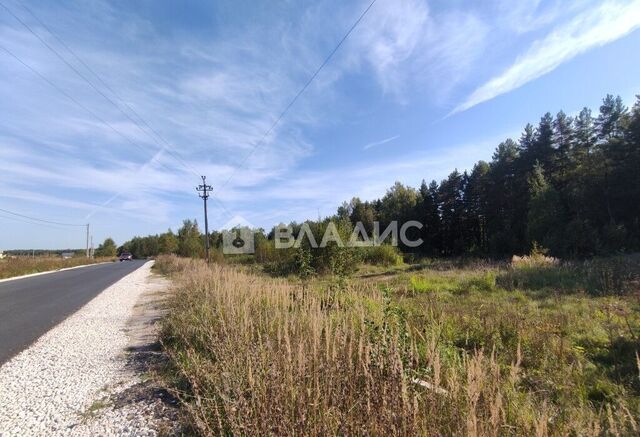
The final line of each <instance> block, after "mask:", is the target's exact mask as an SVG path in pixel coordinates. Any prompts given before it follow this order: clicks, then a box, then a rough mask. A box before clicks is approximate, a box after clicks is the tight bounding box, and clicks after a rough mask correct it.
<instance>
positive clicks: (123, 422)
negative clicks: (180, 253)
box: [0, 262, 155, 437]
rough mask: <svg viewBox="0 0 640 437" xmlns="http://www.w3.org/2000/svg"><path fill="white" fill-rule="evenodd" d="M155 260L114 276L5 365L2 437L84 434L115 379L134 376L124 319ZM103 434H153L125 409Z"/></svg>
mask: <svg viewBox="0 0 640 437" xmlns="http://www.w3.org/2000/svg"><path fill="white" fill-rule="evenodd" d="M152 264H153V262H148V263H146V264H144V266H142V267H141V268H139V269H137V270H136V271H134V272H132V273H130V274H129V275H127V276H125V277H124V278H122V279H121V280H120V281H118V282H116V283H115V284H114V285H112V286H111V287H109V288H107V289H106V290H105V291H103V292H102V293H100V294H99V295H98V296H96V297H95V298H94V299H93V300H91V301H90V302H89V303H88V304H87V305H85V306H84V307H82V308H81V309H80V310H79V311H78V312H76V313H75V314H73V315H72V316H70V317H69V318H68V319H66V320H65V321H64V322H62V323H61V324H59V325H58V326H56V327H55V328H53V329H51V330H50V331H49V332H47V333H46V334H45V335H43V336H42V337H40V339H38V341H37V342H36V343H34V344H33V345H32V346H31V347H29V348H28V349H26V350H24V351H23V352H21V353H20V354H18V355H17V356H15V357H14V358H13V359H12V360H10V361H9V362H7V363H5V364H4V365H3V366H2V367H0V436H3V437H4V436H26V435H29V436H37V435H42V436H44V435H46V436H56V435H83V434H85V433H86V432H87V431H88V430H90V429H91V426H90V422H91V420H92V417H93V416H94V414H95V412H96V410H99V409H100V408H101V407H103V403H104V402H106V401H103V399H105V396H107V395H108V393H107V392H109V391H110V390H111V388H113V387H114V386H127V385H130V384H133V383H135V381H132V378H131V371H130V370H127V368H126V356H125V348H126V347H127V344H128V340H129V338H128V336H127V333H126V332H125V327H126V324H127V320H128V319H129V317H130V316H131V314H132V310H133V307H134V306H135V304H136V301H137V300H138V299H139V298H140V296H141V295H142V294H143V293H144V292H145V291H146V290H148V288H149V287H152V285H150V282H149V280H148V279H149V277H150V274H151V272H150V268H151V266H152ZM117 416H118V417H113V420H107V421H106V424H107V425H106V426H107V428H109V427H111V429H105V421H104V420H103V421H102V422H103V423H102V424H101V428H100V430H99V432H98V433H96V434H99V435H154V434H155V432H153V430H151V429H146V428H145V427H144V418H143V417H142V416H143V415H140V414H138V412H136V411H128V410H127V408H125V409H123V410H122V411H120V413H119V414H118V415H117Z"/></svg>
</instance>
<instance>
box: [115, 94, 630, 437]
mask: <svg viewBox="0 0 640 437" xmlns="http://www.w3.org/2000/svg"><path fill="white" fill-rule="evenodd" d="M639 151H640V98H639V100H638V102H637V103H636V104H635V105H634V107H633V108H631V110H629V109H628V108H626V107H624V105H623V104H622V100H621V99H620V98H614V97H613V96H607V97H606V98H605V99H604V100H603V103H602V106H601V107H600V111H599V114H598V115H597V116H594V117H592V115H591V111H590V110H589V109H586V108H585V109H584V110H582V111H581V112H580V113H579V114H578V115H577V116H575V117H570V116H567V115H566V114H564V113H563V112H562V111H561V112H559V113H558V114H557V115H556V116H552V115H551V114H545V115H544V116H543V117H542V118H541V120H540V122H539V123H538V124H537V126H536V127H534V126H532V125H527V126H526V127H525V129H524V131H523V134H522V136H521V137H520V139H518V140H517V141H515V140H512V139H507V140H505V141H504V142H502V143H500V144H499V145H498V147H497V148H496V151H495V153H494V155H493V157H492V160H491V161H490V162H484V161H480V162H478V163H477V164H476V165H475V166H474V168H473V169H472V170H471V171H470V172H464V173H460V172H458V171H457V170H454V171H453V172H452V173H451V174H450V175H449V176H448V177H447V178H446V179H444V180H442V181H441V182H439V183H438V182H436V181H432V182H431V183H427V182H426V181H424V182H423V183H422V184H421V186H420V187H419V188H412V187H410V186H406V185H403V184H401V183H396V184H395V185H394V186H393V187H391V188H390V189H389V190H388V191H387V193H386V194H385V195H384V196H383V197H382V198H380V199H375V200H367V201H361V200H360V199H358V198H353V199H352V200H351V201H350V202H345V203H344V204H343V205H342V206H341V207H339V208H338V209H337V211H336V213H335V214H334V215H332V216H330V217H326V218H319V219H318V220H317V221H313V220H309V221H306V222H304V223H295V222H292V223H289V224H288V225H285V224H280V225H277V226H274V227H273V228H272V229H271V230H270V231H268V232H267V231H265V230H263V229H250V230H249V231H251V232H252V233H253V235H254V240H255V253H254V254H244V255H232V256H230V255H223V250H222V249H223V241H224V240H223V236H222V234H221V233H220V232H215V231H214V232H212V233H211V235H210V236H209V239H210V240H209V242H210V245H211V247H212V250H211V252H212V253H211V256H210V258H211V261H212V263H211V264H210V265H206V264H205V263H204V262H203V261H202V257H203V254H204V244H203V241H204V238H203V235H202V233H201V231H200V230H199V228H198V225H197V222H196V221H192V220H185V221H184V223H183V226H182V227H181V228H180V229H179V230H178V231H177V232H176V233H174V232H173V231H171V230H169V231H167V232H166V233H164V234H159V235H150V236H147V237H136V238H134V239H132V240H130V241H128V242H126V243H124V244H123V246H121V247H120V248H119V250H120V251H122V250H126V251H130V252H132V253H134V256H136V257H148V256H160V257H159V258H158V262H157V263H156V268H157V269H158V270H159V271H160V272H163V273H165V274H167V275H170V276H171V277H172V278H173V280H174V288H175V290H174V291H175V293H174V297H173V299H172V300H171V303H170V312H169V315H168V317H167V319H166V321H165V325H164V330H163V334H162V341H163V344H164V346H165V348H166V351H167V353H168V355H169V357H170V363H171V366H170V368H169V369H168V372H167V378H168V384H169V386H170V387H171V388H172V390H173V391H174V392H175V394H176V395H177V396H178V397H180V398H181V399H182V401H183V405H184V407H185V410H186V413H187V414H186V415H187V418H188V424H189V426H190V427H191V428H192V429H193V430H194V432H196V433H198V434H202V435H385V434H388V435H523V436H525V435H526V436H529V435H580V436H582V435H639V434H640V423H639V420H640V357H639V355H638V354H639V351H640V254H639V253H638V251H640V221H639V218H638V217H639V216H640V210H639V209H638V208H639V205H640V190H639V189H638V188H639V187H640V179H639V178H640V172H638V171H637V170H638V168H640V153H639ZM410 220H415V221H418V222H420V223H422V224H423V225H424V227H423V228H421V229H418V228H411V229H410V232H409V234H410V235H408V237H409V240H413V241H415V240H416V239H421V240H422V241H423V244H421V245H420V246H418V247H413V246H411V245H409V244H407V243H404V244H403V243H401V244H400V245H399V246H398V247H393V246H392V245H388V244H382V245H379V244H378V245H375V246H373V247H353V246H351V247H350V246H341V245H339V244H336V242H329V244H327V245H325V246H322V245H320V247H315V245H314V244H311V243H310V240H309V239H308V238H301V236H306V235H307V233H310V234H311V235H312V236H313V237H314V239H315V241H316V242H319V241H321V239H322V236H323V234H325V231H326V230H327V229H328V228H329V226H332V227H335V230H336V233H337V234H339V237H340V238H341V239H342V241H348V240H349V236H350V235H353V232H354V230H355V229H357V228H358V227H360V226H362V227H363V228H364V231H365V233H366V236H371V235H372V234H374V232H373V231H374V230H375V229H376V227H377V229H382V230H384V229H387V227H388V226H389V225H391V224H393V223H399V224H400V225H402V223H407V222H408V221H410ZM285 228H286V230H287V232H289V233H290V234H291V236H292V237H293V238H294V239H295V240H297V244H295V245H292V246H291V247H288V248H286V249H283V248H277V247H276V241H277V240H278V235H282V233H281V231H282V230H283V229H285ZM236 231H240V229H236ZM242 231H246V229H244V230H242ZM361 237H362V239H363V240H364V239H365V236H361ZM280 242H281V241H280ZM386 243H389V241H387V242H386ZM167 254H174V255H167ZM176 255H177V256H176Z"/></svg>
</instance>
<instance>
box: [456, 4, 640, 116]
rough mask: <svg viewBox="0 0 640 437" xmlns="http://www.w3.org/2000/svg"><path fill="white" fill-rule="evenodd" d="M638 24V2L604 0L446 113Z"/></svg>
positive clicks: (537, 74) (479, 100)
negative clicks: (605, 0) (604, 0)
mask: <svg viewBox="0 0 640 437" xmlns="http://www.w3.org/2000/svg"><path fill="white" fill-rule="evenodd" d="M639 26H640V1H638V0H632V1H629V2H619V1H607V2H605V3H603V4H601V5H600V6H599V7H596V8H589V9H588V10H587V11H586V12H583V13H581V14H579V15H578V16H576V17H575V18H573V19H572V20H570V21H569V22H568V23H564V24H561V25H558V26H557V27H556V28H555V29H554V30H553V31H551V33H549V34H548V35H547V36H546V37H544V38H543V39H541V40H538V41H535V42H534V43H533V44H532V45H531V47H530V48H529V50H528V51H527V52H526V53H524V54H523V55H521V56H519V57H518V58H517V59H516V61H515V62H514V63H513V65H511V66H510V67H509V68H508V69H507V70H506V71H505V72H504V73H502V74H500V75H498V76H496V77H494V78H493V79H491V80H489V81H488V82H487V83H485V84H484V85H482V86H480V87H479V88H477V89H476V90H475V91H474V92H473V93H471V95H470V96H469V97H468V98H467V99H466V100H465V101H464V102H463V103H461V104H460V105H458V106H457V107H456V108H455V109H454V110H453V111H452V112H451V113H450V114H449V115H453V114H455V113H458V112H462V111H466V110H467V109H469V108H472V107H474V106H476V105H478V104H480V103H483V102H486V101H488V100H491V99H493V98H495V97H497V96H499V95H501V94H505V93H508V92H509V91H512V90H514V89H516V88H518V87H521V86H522V85H524V84H526V83H528V82H530V81H532V80H535V79H537V78H538V77H540V76H542V75H544V74H547V73H549V72H551V71H553V70H554V69H555V68H557V67H558V66H559V65H561V64H562V63H564V62H566V61H568V60H570V59H572V58H574V57H575V56H577V55H579V54H581V53H584V52H586V51H588V50H590V49H592V48H594V47H599V46H602V45H605V44H607V43H610V42H612V41H615V40H617V39H618V38H621V37H623V36H625V35H627V34H628V33H629V32H631V31H633V30H635V29H636V28H638V27H639Z"/></svg>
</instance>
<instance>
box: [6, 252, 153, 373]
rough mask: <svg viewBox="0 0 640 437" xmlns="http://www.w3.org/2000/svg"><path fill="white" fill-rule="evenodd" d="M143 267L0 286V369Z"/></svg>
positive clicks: (101, 268)
mask: <svg viewBox="0 0 640 437" xmlns="http://www.w3.org/2000/svg"><path fill="white" fill-rule="evenodd" d="M143 264H144V261H138V260H135V261H126V262H120V263H109V264H99V265H95V266H88V267H82V268H79V269H73V270H65V271H62V272H55V273H48V274H46V275H39V276H33V277H30V278H24V279H16V280H13V281H8V282H0V365H2V364H4V363H5V362H7V361H8V360H9V359H10V358H11V357H13V356H14V355H16V354H17V353H19V352H21V351H22V350H24V349H26V348H27V346H29V345H30V344H31V343H33V342H34V341H35V340H37V339H38V338H39V337H40V336H41V335H42V334H44V333H45V332H47V331H48V330H49V329H51V328H53V327H54V326H56V325H57V324H58V323H60V322H62V321H63V320H64V319H66V318H67V317H68V316H70V315H71V314H73V313H74V312H76V311H77V310H78V309H80V307H82V306H83V305H84V304H86V303H87V302H89V301H90V300H91V299H93V298H94V297H95V296H97V295H98V294H100V292H101V291H103V290H104V289H106V288H107V287H109V286H110V285H111V284H113V283H115V282H117V281H118V280H119V279H121V278H122V277H124V276H126V275H128V274H129V273H131V272H133V271H134V270H136V269H137V268H138V267H141V266H142V265H143Z"/></svg>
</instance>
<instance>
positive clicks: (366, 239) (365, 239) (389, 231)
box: [274, 220, 423, 249]
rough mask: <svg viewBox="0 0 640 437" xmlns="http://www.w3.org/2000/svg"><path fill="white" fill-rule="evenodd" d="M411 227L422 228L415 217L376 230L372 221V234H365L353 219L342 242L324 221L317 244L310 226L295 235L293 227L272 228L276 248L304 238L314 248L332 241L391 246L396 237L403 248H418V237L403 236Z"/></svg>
mask: <svg viewBox="0 0 640 437" xmlns="http://www.w3.org/2000/svg"><path fill="white" fill-rule="evenodd" d="M411 228H415V229H418V230H420V229H422V228H423V224H422V223H420V222H419V221H416V220H410V221H407V222H405V223H403V224H402V226H400V227H398V222H397V221H392V222H391V223H389V225H388V226H387V227H386V228H385V229H384V230H383V231H382V233H381V232H380V223H379V222H374V223H373V235H372V236H371V237H370V236H369V235H368V234H367V231H366V228H365V226H364V224H363V223H362V222H357V223H356V224H355V226H354V228H353V231H352V232H351V235H350V236H349V238H348V239H347V241H344V240H343V239H342V237H341V236H340V233H339V232H338V228H337V226H336V225H335V223H333V222H329V223H328V224H327V228H326V229H325V231H324V234H323V235H322V239H321V240H320V243H318V240H317V239H316V237H315V235H314V234H313V231H312V230H311V227H310V226H309V224H308V223H303V224H302V225H301V226H300V229H299V231H298V233H297V234H298V235H297V236H295V235H294V229H293V227H291V226H285V225H280V226H277V227H276V229H275V236H274V239H275V247H276V249H289V248H291V247H294V248H298V247H300V246H302V243H303V242H304V241H305V240H306V241H308V243H309V246H310V247H312V248H314V249H316V248H318V247H326V246H327V244H329V243H331V242H334V243H336V245H337V246H338V247H372V246H380V245H381V244H383V243H384V242H385V241H386V240H389V241H388V244H390V245H392V246H397V245H398V240H399V241H400V242H401V243H402V244H403V245H405V246H406V247H418V246H420V245H421V244H422V243H423V240H422V238H417V239H411V238H410V237H409V236H408V235H407V231H408V230H409V229H411Z"/></svg>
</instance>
